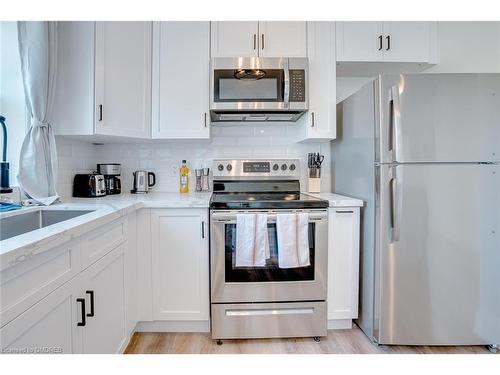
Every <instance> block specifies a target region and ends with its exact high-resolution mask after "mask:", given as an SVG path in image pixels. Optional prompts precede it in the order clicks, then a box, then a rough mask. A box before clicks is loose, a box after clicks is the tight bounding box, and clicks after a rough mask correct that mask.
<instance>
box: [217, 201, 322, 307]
mask: <svg viewBox="0 0 500 375" xmlns="http://www.w3.org/2000/svg"><path fill="white" fill-rule="evenodd" d="M242 212H243V211H212V214H211V222H210V230H211V233H210V234H211V237H210V244H211V245H210V246H211V247H210V260H211V296H212V303H222V302H223V303H228V302H231V303H238V302H252V303H256V302H280V301H281V302H283V301H322V300H325V299H326V281H327V280H326V278H327V252H328V214H327V211H326V210H296V211H293V212H307V213H309V250H310V260H311V265H310V266H308V267H299V268H287V269H283V268H279V267H278V245H277V236H276V215H277V214H279V213H280V212H282V213H290V212H291V211H290V210H275V211H272V212H269V216H268V234H269V247H270V254H271V257H270V259H268V260H267V261H266V265H265V266H264V267H235V254H236V214H237V213H242ZM245 212H254V213H255V212H256V211H245Z"/></svg>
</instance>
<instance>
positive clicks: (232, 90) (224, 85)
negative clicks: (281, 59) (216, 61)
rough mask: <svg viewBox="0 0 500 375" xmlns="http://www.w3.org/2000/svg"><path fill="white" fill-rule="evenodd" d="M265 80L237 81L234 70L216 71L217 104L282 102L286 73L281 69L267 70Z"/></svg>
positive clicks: (215, 91)
mask: <svg viewBox="0 0 500 375" xmlns="http://www.w3.org/2000/svg"><path fill="white" fill-rule="evenodd" d="M265 72H266V75H265V77H264V78H261V79H257V80H248V79H237V78H235V71H234V70H233V69H218V70H215V71H214V73H213V74H214V88H213V90H214V101H215V102H282V101H283V100H284V96H283V85H284V73H283V70H281V69H266V70H265Z"/></svg>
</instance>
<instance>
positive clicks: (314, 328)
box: [210, 159, 328, 343]
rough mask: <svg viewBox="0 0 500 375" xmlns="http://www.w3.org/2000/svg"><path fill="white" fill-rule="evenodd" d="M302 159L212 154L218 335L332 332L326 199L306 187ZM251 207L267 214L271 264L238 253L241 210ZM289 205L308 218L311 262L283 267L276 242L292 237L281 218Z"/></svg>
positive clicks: (214, 305) (213, 274)
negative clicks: (240, 260) (246, 261)
mask: <svg viewBox="0 0 500 375" xmlns="http://www.w3.org/2000/svg"><path fill="white" fill-rule="evenodd" d="M299 167H300V160H298V159H279V160H278V159H273V160H262V159H259V160H215V161H214V168H213V171H214V181H213V195H212V199H211V202H210V235H211V236H210V268H211V322H212V325H211V326H212V338H213V339H218V340H219V343H221V341H220V340H221V339H229V338H263V337H315V338H317V337H319V336H325V335H326V325H327V318H326V285H327V279H326V278H327V250H328V246H327V241H328V215H327V207H328V202H327V201H324V200H320V199H317V198H314V197H311V196H308V195H304V194H301V193H300V182H299V177H300V172H299V170H300V168H299ZM252 213H254V214H260V215H261V214H265V215H267V234H266V236H267V237H268V243H269V249H268V250H269V254H268V258H267V259H266V260H265V264H261V265H259V266H243V267H242V266H238V265H237V261H236V258H237V235H236V233H237V232H238V230H237V229H238V228H237V218H238V215H241V214H252ZM291 213H293V214H297V215H296V216H299V215H300V216H301V217H305V218H306V221H305V222H304V223H303V227H304V229H305V232H304V233H307V234H305V235H304V237H306V241H307V244H308V245H307V246H308V249H309V252H308V254H306V255H308V257H309V263H308V264H309V265H307V266H298V267H286V268H283V267H281V264H280V261H279V251H280V248H279V246H278V243H283V241H287V238H285V239H283V237H284V235H283V229H280V230H279V231H278V230H277V220H278V219H279V220H281V218H282V217H283V216H290V215H283V214H291ZM304 214H307V215H304ZM280 215H281V217H280ZM241 216H245V215H241ZM246 216H252V215H246ZM265 230H266V228H265V227H264V231H265ZM278 232H280V233H278ZM285 232H286V231H285ZM280 236H281V240H280V238H279V237H280ZM290 236H295V234H294V233H293V232H291V233H290ZM280 241H281V242H280ZM303 249H304V248H303ZM238 251H239V250H238ZM305 251H306V252H307V247H305Z"/></svg>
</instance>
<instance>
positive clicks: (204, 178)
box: [201, 168, 210, 191]
mask: <svg viewBox="0 0 500 375" xmlns="http://www.w3.org/2000/svg"><path fill="white" fill-rule="evenodd" d="M209 173H210V168H203V176H202V182H201V184H202V189H203V191H210V183H209V178H208V175H209Z"/></svg>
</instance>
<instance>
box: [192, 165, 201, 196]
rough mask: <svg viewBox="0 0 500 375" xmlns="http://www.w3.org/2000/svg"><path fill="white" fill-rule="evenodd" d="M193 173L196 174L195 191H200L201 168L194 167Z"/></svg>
mask: <svg viewBox="0 0 500 375" xmlns="http://www.w3.org/2000/svg"><path fill="white" fill-rule="evenodd" d="M194 172H195V175H196V191H201V190H202V175H201V173H202V170H201V169H195V170H194Z"/></svg>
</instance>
